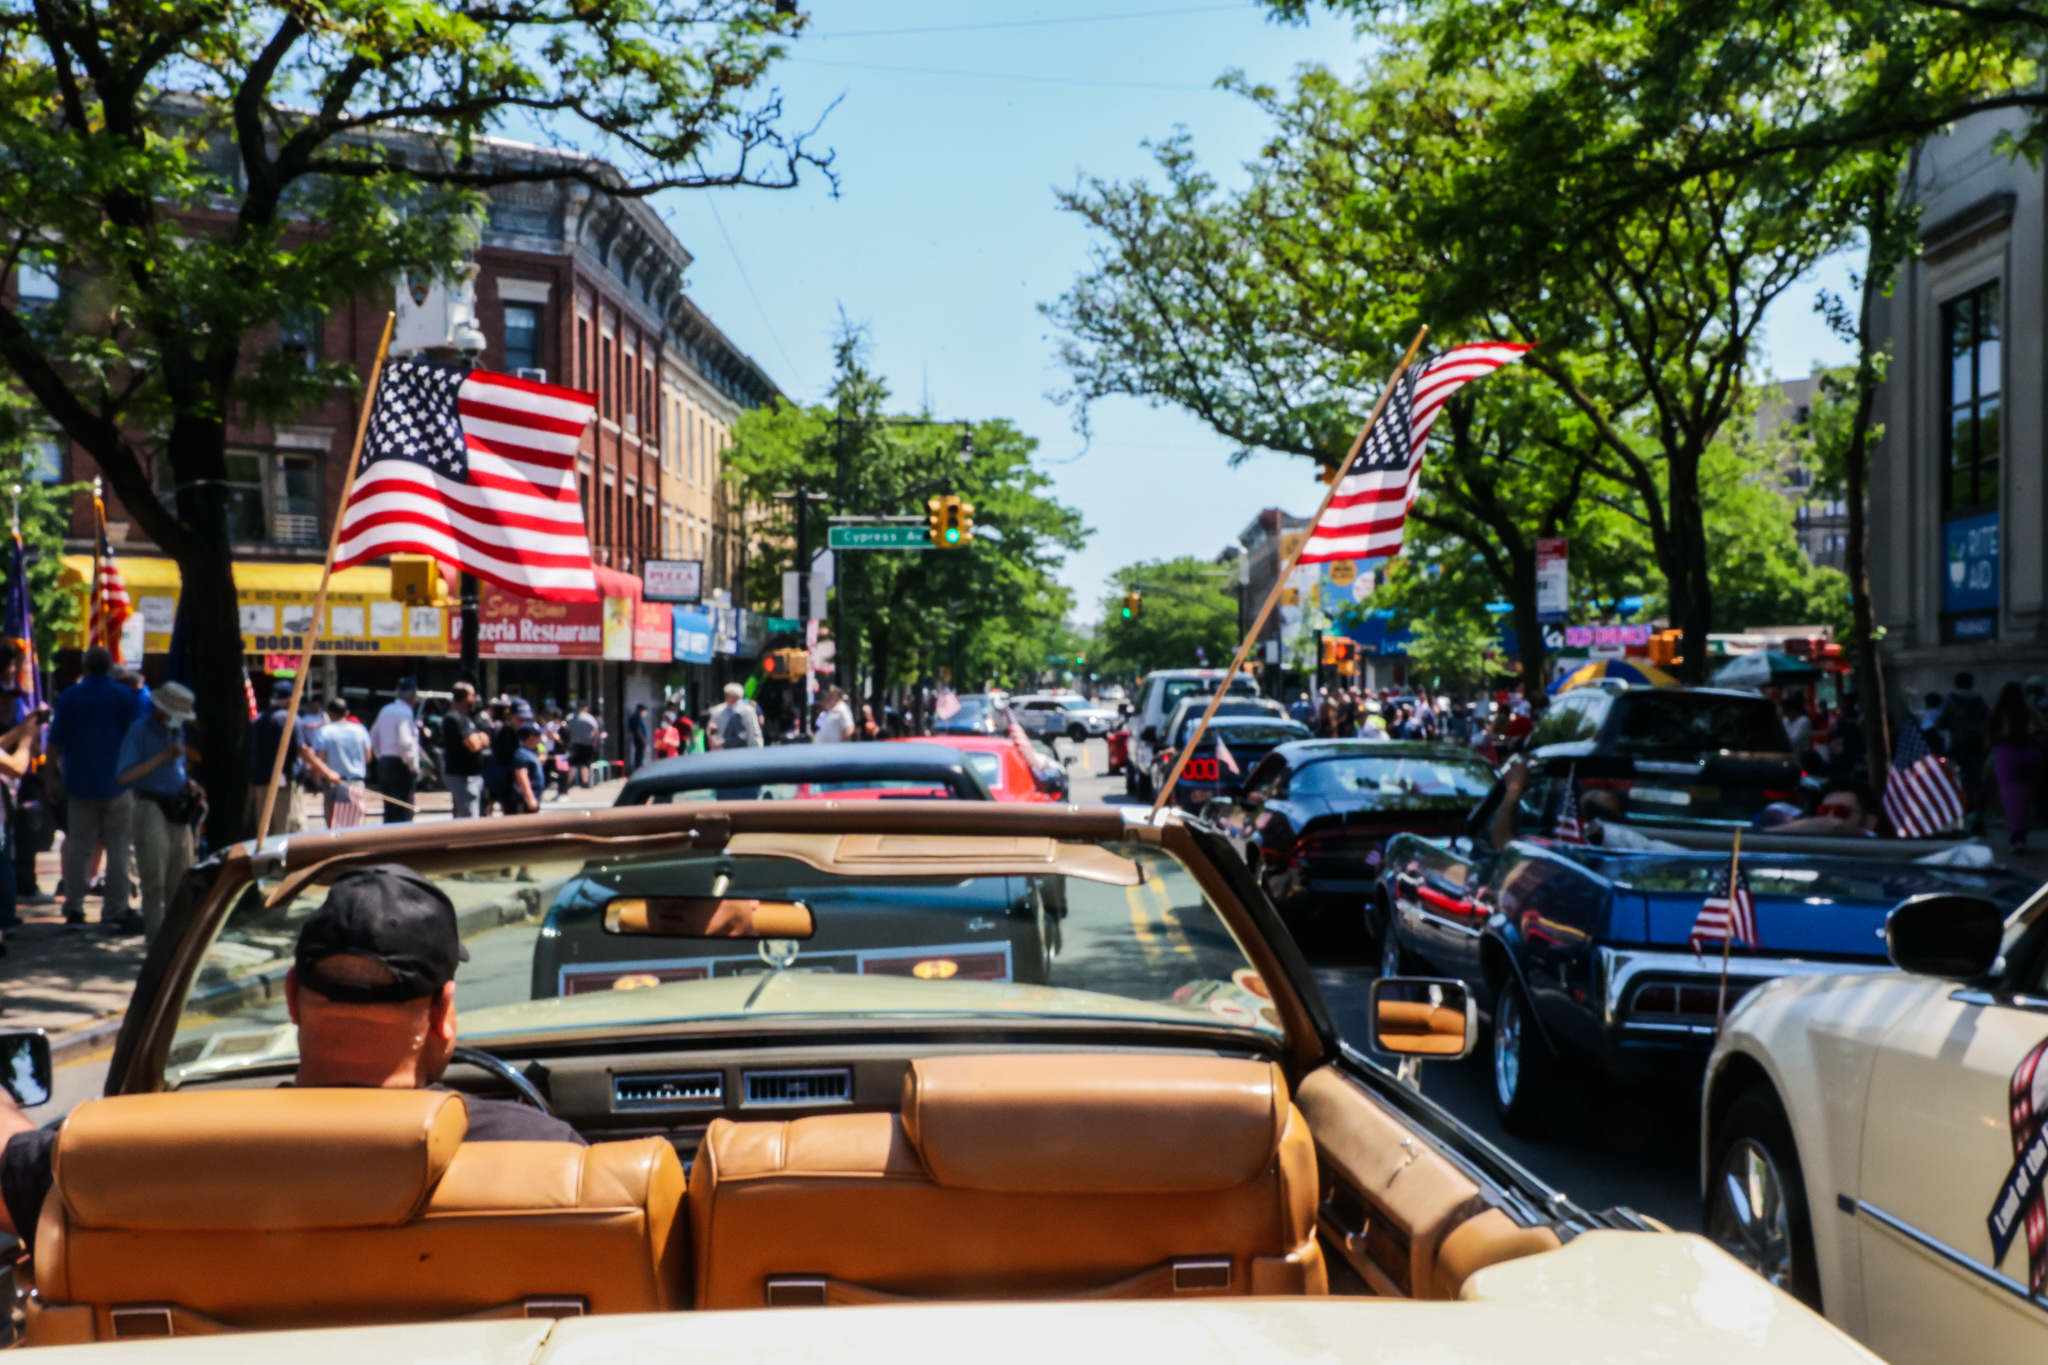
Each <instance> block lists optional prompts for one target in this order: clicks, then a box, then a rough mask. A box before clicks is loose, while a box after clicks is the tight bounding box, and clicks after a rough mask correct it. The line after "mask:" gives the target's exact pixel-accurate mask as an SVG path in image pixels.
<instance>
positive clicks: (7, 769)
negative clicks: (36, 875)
mask: <svg viewBox="0 0 2048 1365" xmlns="http://www.w3.org/2000/svg"><path fill="white" fill-rule="evenodd" d="M49 718H50V709H49V708H48V707H47V706H45V707H41V708H37V709H34V710H31V711H30V712H29V713H28V717H27V718H26V719H25V720H23V721H22V722H21V723H20V724H19V725H16V726H14V727H13V728H12V729H10V730H8V731H7V732H6V734H4V735H0V796H5V797H6V798H7V800H8V804H9V806H10V807H11V806H12V805H13V798H12V793H13V791H14V784H15V783H18V782H19V781H20V780H21V779H22V777H23V775H24V774H26V773H27V772H28V771H29V769H30V768H31V767H32V766H33V765H34V763H35V761H36V752H37V750H38V749H39V748H40V747H41V742H42V741H41V738H40V736H41V734H42V729H43V725H44V723H45V722H46V721H48V720H49ZM8 814H9V815H10V816H12V814H13V811H12V810H11V809H10V810H9V812H8ZM4 834H5V838H4V839H0V863H4V864H6V865H4V866H0V957H5V956H7V939H6V933H5V931H6V930H8V929H11V928H13V927H14V926H15V925H17V924H19V923H20V922H21V921H20V918H19V916H18V915H17V914H16V910H15V880H14V868H13V865H12V864H13V861H14V860H15V859H17V858H26V859H29V860H30V861H31V862H32V861H33V860H34V858H35V856H36V855H35V850H34V849H32V848H25V847H23V846H21V845H19V844H17V843H15V842H14V834H13V822H12V821H11V820H10V821H9V823H8V825H7V827H6V829H5V830H4ZM0 1094H4V1092H0Z"/></svg>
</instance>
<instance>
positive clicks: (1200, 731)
mask: <svg viewBox="0 0 2048 1365" xmlns="http://www.w3.org/2000/svg"><path fill="white" fill-rule="evenodd" d="M1428 335H1429V328H1427V327H1424V328H1422V329H1421V330H1420V331H1418V332H1417V333H1416V334H1415V340H1413V341H1411V342H1409V343H1408V351H1407V354H1405V355H1403V356H1402V357H1401V363H1400V364H1399V365H1396V366H1395V367H1394V374H1393V377H1392V378H1390V379H1388V380H1387V384H1386V387H1385V388H1383V389H1381V390H1380V397H1379V401H1378V402H1376V403H1374V404H1373V405H1372V415H1371V416H1369V417H1367V418H1366V419H1365V425H1364V426H1363V427H1360V428H1359V430H1358V438H1357V439H1356V440H1354V441H1353V442H1352V443H1351V449H1350V450H1349V451H1347V452H1346V453H1345V456H1344V463H1342V464H1340V465H1338V466H1337V476H1336V477H1335V478H1333V479H1331V480H1330V487H1329V491H1327V492H1325V493H1324V494H1323V502H1322V505H1321V506H1320V507H1318V508H1316V514H1315V515H1314V516H1313V517H1311V518H1309V523H1308V531H1307V532H1306V534H1304V535H1303V536H1302V538H1301V544H1299V545H1297V546H1295V547H1294V553H1293V554H1291V555H1289V556H1288V557H1287V562H1286V564H1285V565H1283V566H1282V567H1281V569H1280V572H1279V573H1278V574H1276V575H1275V576H1274V578H1273V590H1272V591H1271V592H1269V593H1267V594H1266V603H1265V605H1264V606H1262V607H1260V608H1259V615H1258V619H1257V620H1255V621H1253V622H1252V628H1251V630H1249V631H1248V632H1246V634H1245V637H1244V643H1243V644H1241V645H1239V646H1238V647H1237V654H1236V656H1235V657H1233V658H1232V659H1231V661H1230V670H1229V671H1228V672H1227V673H1225V674H1224V675H1223V681H1222V682H1220V683H1218V684H1217V685H1216V695H1215V696H1213V697H1211V698H1209V709H1208V710H1206V711H1204V712H1203V713H1202V723H1201V724H1200V725H1197V726H1196V727H1195V732H1194V734H1192V735H1190V736H1188V742H1187V743H1186V744H1183V745H1182V746H1181V749H1180V752H1179V753H1177V754H1175V755H1174V756H1173V771H1172V772H1170V773H1168V774H1167V775H1166V782H1165V784H1164V785H1163V786H1161V787H1160V788H1159V795H1158V796H1157V797H1156V798H1155V799H1154V800H1153V802H1152V811H1151V814H1152V815H1153V816H1155V817H1156V816H1157V815H1158V814H1159V811H1160V808H1161V807H1162V806H1164V805H1165V804H1166V802H1167V800H1168V799H1169V798H1170V797H1171V796H1172V795H1173V789H1174V787H1175V786H1176V785H1177V784H1178V783H1179V782H1180V774H1181V770H1182V769H1183V768H1185V767H1187V766H1188V756H1189V755H1190V754H1192V753H1194V751H1195V745H1196V744H1198V743H1200V742H1201V739H1202V736H1203V735H1205V734H1207V733H1208V732H1209V722H1210V721H1211V720H1213V719H1215V717H1216V708H1217V707H1219V706H1221V705H1222V704H1223V698H1224V697H1225V696H1227V695H1228V694H1229V692H1230V680H1231V679H1232V678H1235V677H1236V676H1237V674H1238V670H1240V669H1242V668H1243V667H1244V661H1245V658H1246V656H1247V655H1249V654H1250V653H1251V652H1252V646H1253V645H1254V644H1256V643H1258V639H1259V633H1260V632H1261V631H1263V630H1264V629H1265V628H1266V620H1267V618H1268V617H1270V616H1272V614H1273V608H1274V607H1275V606H1277V605H1279V602H1280V594H1281V592H1282V590H1283V589H1285V588H1286V586H1287V580H1288V579H1289V578H1290V577H1291V576H1292V575H1293V573H1294V566H1295V565H1296V564H1298V563H1300V561H1301V556H1302V552H1303V551H1305V550H1306V549H1308V542H1309V538H1310V537H1311V536H1313V535H1314V534H1315V532H1316V527H1317V525H1318V524H1320V523H1321V521H1322V519H1323V513H1325V512H1327V511H1329V510H1330V503H1331V502H1332V501H1334V500H1335V499H1336V496H1337V489H1338V488H1339V487H1340V486H1341V485H1342V484H1343V482H1344V476H1345V475H1346V474H1349V473H1350V472H1351V465H1352V463H1353V461H1355V460H1357V459H1358V452H1359V451H1361V450H1363V449H1365V442H1366V438H1367V437H1369V436H1371V435H1372V429H1373V427H1374V426H1375V425H1376V424H1377V423H1378V422H1379V420H1380V414H1381V413H1382V412H1384V411H1385V410H1386V406H1387V400H1388V399H1389V398H1391V397H1393V394H1394V386H1395V385H1396V384H1399V383H1400V382H1401V376H1402V375H1404V374H1406V373H1408V367H1409V365H1411V364H1413V363H1414V361H1415V353H1416V352H1417V351H1419V350H1421V349H1422V339H1423V338H1424V337H1426V336H1428Z"/></svg>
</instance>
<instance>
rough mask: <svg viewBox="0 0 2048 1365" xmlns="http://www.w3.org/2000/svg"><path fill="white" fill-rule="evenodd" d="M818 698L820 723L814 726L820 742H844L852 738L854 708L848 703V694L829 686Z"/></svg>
mask: <svg viewBox="0 0 2048 1365" xmlns="http://www.w3.org/2000/svg"><path fill="white" fill-rule="evenodd" d="M818 700H819V702H820V706H819V709H818V723H817V725H816V726H814V727H813V729H814V730H815V732H816V734H817V738H818V743H820V744H844V743H846V741H847V740H849V739H852V738H853V708H852V707H851V706H848V705H847V704H846V694H845V693H844V692H842V691H840V690H839V689H838V688H836V687H828V688H826V689H825V695H824V696H822V697H820V698H818Z"/></svg>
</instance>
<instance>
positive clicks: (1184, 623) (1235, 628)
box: [1094, 555, 1244, 676]
mask: <svg viewBox="0 0 2048 1365" xmlns="http://www.w3.org/2000/svg"><path fill="white" fill-rule="evenodd" d="M1236 576H1237V575H1236V573H1235V572H1234V570H1233V569H1232V568H1231V566H1229V565H1227V564H1218V563H1215V562H1214V561H1210V560H1202V559H1196V558H1194V557H1193V556H1191V555H1183V556H1181V557H1180V558H1178V559H1155V560H1146V561H1143V562H1141V563H1137V564H1132V565H1130V566H1128V567H1127V568H1122V569H1118V570H1117V571H1116V573H1115V575H1114V576H1113V577H1112V578H1111V580H1110V581H1111V584H1112V590H1111V591H1110V592H1109V593H1107V594H1106V595H1105V596H1104V597H1103V599H1102V621H1101V624H1100V625H1098V626H1097V627H1096V628H1095V656H1094V658H1095V663H1096V668H1097V671H1098V672H1106V673H1116V674H1128V675H1136V676H1142V675H1144V674H1146V673H1149V672H1151V671H1152V670H1153V669H1155V668H1195V667H1198V666H1202V665H1204V664H1206V665H1207V666H1208V667H1211V668H1221V667H1223V666H1224V665H1225V664H1226V663H1228V662H1229V661H1230V656H1231V654H1232V652H1233V651H1235V650H1236V649H1237V646H1238V642H1239V640H1240V639H1242V637H1243V635H1244V632H1243V630H1242V629H1240V627H1239V625H1238V606H1237V598H1236V597H1234V596H1232V595H1231V593H1230V592H1228V591H1227V589H1228V588H1229V586H1230V585H1231V584H1232V583H1233V582H1234V581H1235V580H1236ZM1132 591H1135V592H1138V593H1140V594H1142V596H1143V599H1144V604H1143V606H1142V608H1141V609H1140V611H1139V612H1138V615H1137V616H1136V617H1135V618H1133V619H1131V620H1125V619H1124V617H1123V596H1124V594H1125V593H1127V592H1132Z"/></svg>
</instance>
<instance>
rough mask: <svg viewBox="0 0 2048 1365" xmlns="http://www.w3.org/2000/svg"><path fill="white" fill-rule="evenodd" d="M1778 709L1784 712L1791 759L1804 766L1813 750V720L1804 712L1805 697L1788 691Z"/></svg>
mask: <svg viewBox="0 0 2048 1365" xmlns="http://www.w3.org/2000/svg"><path fill="white" fill-rule="evenodd" d="M1779 709H1780V710H1782V711H1783V712H1784V713H1785V738H1786V739H1787V740H1789V741H1790V742H1791V744H1792V761H1793V762H1794V763H1797V764H1799V765H1800V766H1801V767H1805V766H1807V761H1806V760H1807V755H1809V754H1811V753H1812V752H1813V721H1812V720H1810V719H1808V717H1807V714H1806V697H1805V695H1804V694H1802V693H1799V692H1793V693H1790V694H1788V695H1787V696H1786V698H1785V700H1784V701H1783V702H1782V703H1780V704H1779Z"/></svg>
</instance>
